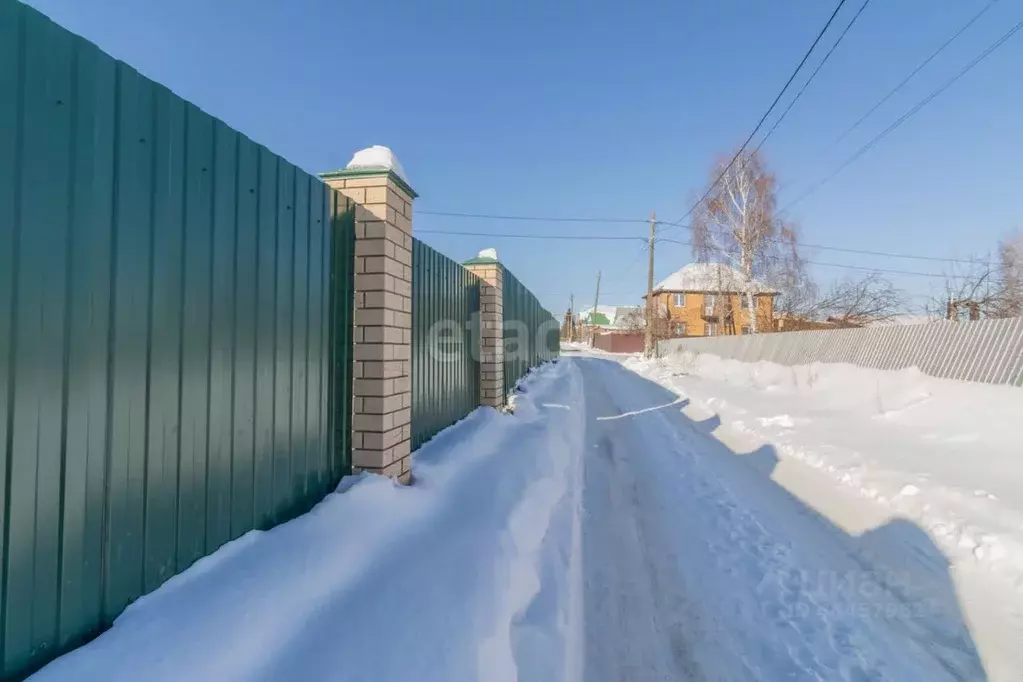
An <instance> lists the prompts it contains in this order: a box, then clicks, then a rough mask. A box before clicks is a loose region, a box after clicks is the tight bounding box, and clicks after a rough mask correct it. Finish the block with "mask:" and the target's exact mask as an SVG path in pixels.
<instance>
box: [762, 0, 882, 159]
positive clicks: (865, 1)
mask: <svg viewBox="0 0 1023 682" xmlns="http://www.w3.org/2000/svg"><path fill="white" fill-rule="evenodd" d="M869 4H870V0H863V4H862V5H860V8H859V10H857V12H856V14H854V15H853V18H852V19H850V20H849V23H848V24H846V25H845V28H844V29H843V30H842V33H841V34H840V35H839V36H838V40H836V41H835V44H834V45H832V46H831V49H830V50H828V53H827V54H826V55H824V59H822V60H821V63H820V64H818V65H817V68H816V69H814V70H813V73H811V74H810V77H809V78H808V79H807V80H806V82H805V83H803V87H801V88H800V89H799V92H797V93H796V96H795V97H794V98H792V101H791V102H789V105H788V106H787V107H785V111H783V112H781V116H779V117H778V120H777V121H775V122H774V125H773V126H771V129H770V130H768V131H767V134H766V135H764V139H762V140H760V144H758V145H757V148H756V149H754V150H753V153H754V154H756V153H757V152H758V151H760V148H761V147H763V146H764V143H765V142H767V140H768V138H769V137H771V134H772V133H773V132H774V131H775V130H777V129H778V126H779V125H781V122H782V121H784V120H785V116H786V115H787V114H788V113H789V110H790V109H792V106H793V105H794V104H795V103H796V102H798V101H799V98H800V97H802V96H803V93H804V92H806V88H807V86H809V85H810V83H812V82H813V79H814V77H815V76H816V75H817V72H818V71H820V70H821V67H823V66H824V65H825V64H827V62H828V59H829V58H830V57H831V55H832V53H834V51H835V49H836V48H837V47H838V46H839V45H840V44H841V43H842V39H843V38H845V34H846V33H848V32H849V29H851V28H852V27H853V24H855V23H856V20H857V19H859V18H860V15H861V14H863V10H865V9H867V5H869Z"/></svg>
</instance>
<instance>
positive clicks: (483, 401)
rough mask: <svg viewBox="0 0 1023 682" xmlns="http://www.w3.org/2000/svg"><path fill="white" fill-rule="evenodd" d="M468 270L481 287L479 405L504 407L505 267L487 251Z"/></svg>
mask: <svg viewBox="0 0 1023 682" xmlns="http://www.w3.org/2000/svg"><path fill="white" fill-rule="evenodd" d="M463 265H464V266H465V268H466V269H467V270H468V271H469V272H472V273H474V274H475V275H476V276H477V277H479V278H480V279H481V280H482V282H481V283H480V405H489V406H490V407H495V408H498V409H500V408H502V407H504V398H505V396H504V296H503V291H504V289H503V285H504V266H502V265H501V263H499V262H498V260H497V252H496V251H495V250H493V249H486V250H484V251H481V252H480V255H479V256H478V257H476V258H473V259H472V260H468V261H466V262H465V263H463Z"/></svg>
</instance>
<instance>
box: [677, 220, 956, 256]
mask: <svg viewBox="0 0 1023 682" xmlns="http://www.w3.org/2000/svg"><path fill="white" fill-rule="evenodd" d="M678 227H681V228H684V229H687V230H692V229H693V227H692V225H679V226H678ZM765 240H766V241H769V242H774V243H778V244H787V243H788V242H786V241H785V240H783V239H777V238H774V237H765ZM660 241H671V240H667V239H661V240H660ZM676 243H678V244H692V242H681V241H676ZM798 246H800V247H802V248H807V249H821V250H823V251H836V252H839V253H852V254H856V255H859V256H880V257H884V258H906V259H910V260H922V261H931V262H935V263H965V264H972V263H974V262H975V261H972V260H969V259H965V258H942V257H940V256H920V255H916V254H912V253H894V252H891V251H871V250H869V249H850V248H846V247H843V246H826V245H824V244H811V243H808V242H798Z"/></svg>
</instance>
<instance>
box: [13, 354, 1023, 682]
mask: <svg viewBox="0 0 1023 682" xmlns="http://www.w3.org/2000/svg"><path fill="white" fill-rule="evenodd" d="M633 369H634V370H636V371H632V370H633ZM799 371H801V370H796V374H795V375H792V376H796V379H793V380H791V381H790V380H788V379H785V378H782V377H781V375H783V374H785V372H788V373H789V374H791V370H788V369H785V370H782V371H780V370H776V369H772V368H765V367H758V368H751V367H749V366H746V367H745V368H743V367H736V366H725V364H719V365H717V366H714V365H713V363H710V362H704V361H701V364H699V365H698V366H697V365H693V364H688V365H685V366H681V365H678V364H677V363H665V362H652V361H651V362H648V361H642V360H639V359H637V358H625V357H620V356H618V357H616V356H607V355H599V356H598V355H595V354H592V353H589V352H587V351H573V352H571V353H569V354H568V356H567V357H565V358H563V359H562V360H560V361H559V362H557V363H556V364H552V365H548V366H547V367H544V368H542V369H541V371H539V372H536V373H534V374H533V375H532V376H531V377H530V378H528V379H527V380H526V381H525V382H524V385H523V389H524V390H523V391H522V392H521V393H520V394H519V395H518V396H517V398H516V406H515V411H514V413H511V414H500V413H497V412H495V411H492V410H483V409H481V410H478V411H476V412H475V413H473V414H472V415H470V417H468V418H467V419H465V420H463V421H462V422H461V423H459V424H457V425H456V426H454V427H452V428H451V429H448V430H447V431H445V432H443V433H442V434H441V435H440V436H438V437H437V438H436V439H434V440H433V441H431V442H430V443H428V444H427V445H426V446H424V448H422V449H421V450H420V451H419V453H418V455H417V457H416V460H415V463H414V469H413V471H414V475H415V479H416V483H415V485H414V486H412V487H410V488H402V487H399V486H395V485H394V484H392V483H391V482H390V481H388V480H385V479H382V478H379V477H375V476H360V477H355V478H353V479H349V480H346V481H344V482H343V483H342V486H341V489H340V490H339V492H338V493H336V494H333V495H330V496H328V498H327V499H326V500H324V501H323V502H322V503H321V504H320V505H319V506H317V507H316V508H315V509H314V510H313V511H312V512H310V513H309V514H307V515H306V516H304V517H302V518H299V519H296V520H295V521H293V522H291V523H288V524H285V525H283V526H280V527H278V528H275V529H274V530H271V531H268V532H264V533H250V534H249V535H246V536H245V537H243V538H242V539H240V540H238V541H236V542H234V543H232V544H230V545H228V546H226V547H224V548H223V549H221V550H220V551H219V552H217V553H216V554H215V555H213V556H212V557H210V558H208V559H206V560H204V561H202V562H200V563H199V564H197V565H196V566H194V567H193V568H192V569H190V570H188V571H186V572H185V573H184V574H183V575H181V576H179V577H178V578H176V579H174V580H172V581H171V582H169V583H167V584H166V585H165V586H163V587H162V588H160V589H159V590H157V591H156V592H155V593H153V594H151V595H149V596H147V597H144V598H143V599H141V600H139V601H138V602H136V603H135V604H133V605H132V606H131V607H130V608H129V609H128V610H127V611H126V612H125V613H124V615H122V616H121V617H120V618H119V619H118V620H117V622H116V623H115V625H114V627H113V628H112V629H111V630H110V631H109V632H107V633H106V634H104V635H102V636H101V637H99V638H98V639H97V640H95V641H94V642H92V643H91V644H89V645H87V646H85V647H83V648H82V649H79V650H78V651H76V652H73V653H72V654H69V655H67V656H65V657H63V658H61V659H58V660H57V661H56V662H54V663H53V664H51V665H50V666H48V667H47V668H45V669H43V670H42V671H41V672H40V673H38V674H37V676H36V677H34V678H33V679H34V680H44V681H55V680H56V681H61V682H63V681H71V680H74V681H75V682H89V681H91V680H104V681H107V680H147V682H148V681H154V682H155V681H159V680H182V679H196V680H207V679H208V680H232V681H235V680H254V681H255V680H259V681H263V680H265V681H269V680H373V681H374V682H376V681H391V680H394V681H399V680H401V681H405V680H417V681H418V680H445V681H446V680H486V681H490V680H493V681H495V682H504V681H512V680H522V681H523V682H525V681H529V682H533V681H546V680H552V681H553V680H563V681H565V682H583V681H585V682H604V681H607V682H611V681H612V680H614V681H619V680H644V681H645V680H729V681H730V680H736V681H739V680H743V681H744V680H750V681H751V682H752V681H757V682H760V681H773V680H828V681H830V680H850V681H851V680H892V681H895V680H899V681H902V680H905V681H912V682H917V681H922V680H926V681H927V682H931V681H934V682H938V681H941V680H989V679H990V680H996V681H1006V682H1008V681H1010V680H1015V681H1018V680H1019V679H1020V677H1019V672H1020V671H1021V670H1023V665H1021V664H1023V653H1021V652H1019V651H1017V649H1021V648H1023V647H1019V643H1020V642H1023V628H1021V622H1023V621H1021V620H1020V619H1019V614H1020V613H1023V611H1019V610H1016V608H1017V605H1018V604H1019V599H1018V597H1019V593H1020V590H1019V588H1020V585H1019V584H1017V583H1016V580H1018V578H1019V574H1018V573H1015V571H1016V563H1015V561H1016V554H1015V552H1016V547H1017V543H1018V540H1019V537H1018V535H1016V534H1015V533H1014V532H1013V530H1014V529H1013V528H1011V527H1010V526H1011V523H1013V519H1014V518H1015V517H1014V516H1012V514H1016V513H1018V512H1019V509H1017V508H1016V505H1018V504H1023V502H1021V501H1020V500H1018V499H1016V497H1014V496H1013V493H1012V490H1013V485H1014V483H1013V481H1012V480H1007V477H1008V474H1007V475H1006V477H1004V478H1003V477H1000V476H995V477H994V478H993V479H992V480H988V479H987V477H988V476H989V475H990V472H991V471H998V470H999V469H998V466H1007V467H1008V466H1010V465H1012V462H1009V461H1004V462H1001V464H997V463H995V462H988V461H987V460H985V457H988V456H990V457H993V458H996V459H999V458H1001V459H1007V456H1006V454H1005V453H1007V452H1008V451H1007V450H1006V449H1005V448H1007V447H1011V445H1012V442H1013V441H1012V436H1011V432H1012V428H1011V426H1010V427H1009V428H1003V427H1000V426H997V425H994V422H996V421H997V420H998V419H1000V418H1003V417H1006V416H1008V413H1009V412H1010V411H1011V409H1012V408H1011V406H1008V405H1002V404H1001V403H1000V402H999V401H1000V400H1002V399H1004V400H1007V401H1009V402H1011V401H1012V400H1014V399H1015V398H1014V397H1013V396H1011V395H1008V394H1006V395H1001V394H999V395H998V400H994V399H993V398H992V396H995V393H990V392H988V391H981V392H979V393H976V394H974V393H972V392H971V391H972V390H973V389H970V388H968V387H966V388H964V387H963V386H962V385H952V386H950V387H949V388H948V392H949V393H948V396H949V397H947V398H941V397H940V396H941V395H944V391H943V389H941V388H937V387H936V385H935V384H933V383H932V382H929V381H927V380H925V379H922V378H921V377H919V376H911V375H904V376H899V377H878V376H875V377H873V378H872V379H870V381H862V380H860V379H858V378H857V376H856V373H855V372H854V371H852V370H849V369H848V368H845V369H842V368H839V369H838V370H835V371H836V372H839V373H838V374H835V375H834V376H831V375H830V374H829V372H831V370H830V369H829V370H825V371H821V370H820V369H819V368H818V369H817V370H816V371H811V370H806V372H807V374H806V377H805V378H806V380H804V381H801V380H800V379H799V378H798V372H799ZM842 372H844V374H843V373H842ZM751 374H752V375H755V376H757V377H759V379H758V380H757V381H750V380H749V377H750V376H751ZM786 376H788V375H786ZM811 376H812V377H813V380H812V382H811V383H812V385H810V383H808V381H809V379H810V377H811ZM740 377H746V378H740ZM829 386H830V387H831V388H828V387H829ZM871 386H872V387H873V390H869V389H870V388H871ZM921 386H922V388H921ZM981 393H983V395H981ZM953 394H958V395H960V397H961V398H962V397H963V396H966V397H965V399H966V400H967V401H972V403H971V404H972V405H973V406H974V407H973V409H974V410H983V411H984V412H986V413H987V414H986V415H985V416H981V415H976V414H974V417H975V418H976V419H980V420H982V421H983V420H989V421H991V422H992V425H991V426H990V428H988V427H987V426H984V425H983V424H980V425H978V424H977V423H972V426H971V427H970V428H969V429H967V428H965V427H964V425H963V424H964V421H963V418H961V417H959V418H958V419H959V420H960V421H958V422H955V423H950V422H948V421H947V420H949V419H952V418H953V414H952V413H953V410H952V403H951V402H948V403H947V404H946V402H944V401H945V400H946V399H947V400H949V401H951V400H952V398H951V396H952V395H953ZM992 401H993V402H994V403H998V404H993V403H992ZM942 405H944V407H941V406H942ZM995 410H1003V411H1002V412H1000V413H997V414H996V413H995ZM962 411H963V410H962V409H960V412H962ZM926 412H932V413H933V414H931V415H930V416H927V415H926V414H925V413H926ZM999 415H1001V416H999ZM1019 416H1023V415H1021V413H1017V420H1018V419H1019ZM938 417H941V418H940V419H939V418H938ZM1017 442H1018V441H1017ZM978 443H980V446H977V444H978ZM999 443H1001V447H1002V449H1000V450H999V449H997V448H994V449H992V450H991V451H990V454H988V452H989V451H988V447H989V446H991V447H994V446H996V445H998V444H999ZM1018 449H1019V448H1018ZM928 453H930V454H928ZM964 453H965V454H964ZM954 457H972V464H969V465H965V466H963V465H958V464H955V465H954V464H952V463H950V462H949V461H947V460H949V459H950V458H954ZM889 460H890V461H889ZM930 460H934V461H930ZM885 462H887V465H888V466H887V468H885V467H882V466H881V464H883V463H885ZM928 462H930V464H928ZM938 462H940V464H939V463H938ZM1018 464H1019V463H1018V462H1017V463H1016V465H1018ZM928 467H929V468H928ZM960 470H961V471H960ZM1010 470H1011V471H1016V472H1017V473H1018V470H1017V469H1010ZM984 472H989V473H988V474H985V473H984ZM960 474H961V476H959V475H960ZM846 477H848V478H846ZM852 480H855V481H856V483H855V485H854V484H852V483H850V481H852ZM909 486H912V487H909ZM980 490H983V491H984V492H983V494H981V493H979V492H978V491H980ZM872 491H873V492H872ZM950 491H953V492H954V491H959V492H960V493H962V494H961V495H960V497H961V498H962V499H960V497H956V496H955V495H953V494H952V492H950ZM1016 491H1019V488H1016ZM1017 497H1018V492H1017ZM917 503H919V508H917V507H916V506H914V505H916V504H917ZM926 505H930V506H929V507H928V508H926V509H925V508H924V507H925V506H926ZM939 517H940V519H943V520H942V521H938V520H936V519H939ZM939 523H944V524H945V526H940V525H936V524H939ZM1015 530H1017V531H1018V527H1017V528H1016V529H1015ZM939 531H947V532H945V534H942V532H939ZM953 538H954V542H953V541H952V539H953ZM966 538H968V539H969V541H970V542H972V545H971V544H970V543H969V542H965V541H964V539H966ZM978 550H980V551H978ZM1014 576H1015V578H1016V580H1014Z"/></svg>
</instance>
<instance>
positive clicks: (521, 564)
mask: <svg viewBox="0 0 1023 682" xmlns="http://www.w3.org/2000/svg"><path fill="white" fill-rule="evenodd" d="M524 387H525V393H523V394H521V395H520V396H519V398H518V403H517V406H516V410H515V413H514V414H501V413H498V412H496V411H493V410H489V409H486V410H484V409H481V410H477V411H476V412H474V413H473V414H472V415H470V416H469V417H468V418H467V419H465V420H463V421H462V422H460V423H459V424H457V425H455V426H454V427H452V428H451V429H448V430H447V431H446V432H445V433H443V434H441V435H440V436H439V437H437V438H436V439H434V440H433V441H431V442H430V443H429V444H427V445H425V446H424V447H423V448H421V449H420V450H419V453H418V454H417V457H416V460H415V469H414V475H415V478H416V483H415V485H414V486H411V487H401V486H397V485H395V484H393V483H392V482H391V481H390V480H389V479H385V478H382V477H379V476H369V475H363V476H358V477H354V478H350V479H346V480H345V481H343V482H342V486H341V490H340V491H339V492H338V493H335V494H332V495H329V496H328V497H327V498H326V499H325V500H324V501H323V502H321V503H320V504H319V505H318V506H317V507H316V508H314V509H313V510H312V511H311V512H310V513H309V514H306V515H305V516H303V517H300V518H298V519H295V520H294V521H291V522H290V523H287V524H284V525H282V526H279V527H277V528H274V529H272V530H270V531H266V532H258V531H254V532H251V533H248V534H247V535H245V536H243V537H242V538H240V539H239V540H236V541H235V542H232V543H230V544H228V545H226V546H224V547H223V548H221V549H220V550H219V551H218V552H216V553H215V554H214V555H212V556H211V557H208V558H206V559H204V560H202V561H200V562H199V563H197V564H196V565H194V566H193V567H192V568H190V569H189V570H187V571H185V572H184V573H183V574H181V575H180V576H178V577H176V578H174V579H172V580H171V581H169V582H168V583H166V584H165V585H163V586H162V587H161V588H160V589H158V590H157V591H155V592H154V593H152V594H150V595H148V596H146V597H143V598H142V599H140V600H138V601H137V602H135V603H134V604H132V605H131V606H130V607H129V608H128V609H127V611H125V613H124V614H122V615H121V616H120V617H119V618H118V619H117V620H116V622H115V623H114V626H113V628H112V629H111V630H109V631H108V632H106V633H105V634H103V635H101V636H100V637H99V638H98V639H96V640H95V641H93V642H92V643H90V644H88V645H86V646H84V647H82V648H81V649H78V650H76V651H74V652H72V653H70V654H68V655H65V656H63V657H62V658H59V659H57V660H56V661H55V662H53V663H51V664H50V665H49V666H48V667H46V668H44V669H43V670H41V671H40V672H39V673H37V674H36V675H35V676H34V677H32V678H31V679H32V680H33V682H49V681H55V680H60V681H62V682H115V681H122V680H123V681H124V682H129V681H130V682H138V681H139V680H145V681H146V682H160V681H167V682H172V681H173V682H180V681H181V680H210V681H214V680H216V681H225V682H226V681H228V680H230V681H231V682H238V681H240V680H252V681H255V680H261V681H266V682H269V681H271V680H272V681H275V682H276V681H281V680H287V681H289V682H290V681H292V680H295V681H299V680H366V681H372V682H378V681H384V680H416V681H429V680H437V681H438V682H451V681H452V680H476V679H479V680H494V681H495V682H504V681H511V680H515V679H540V678H536V677H532V678H531V677H529V676H528V675H526V676H523V675H522V674H520V673H518V672H517V667H516V660H517V653H516V652H517V649H518V648H520V647H523V646H526V645H527V644H528V647H527V648H528V649H529V650H530V651H531V652H534V653H533V654H531V655H530V656H529V657H528V658H529V661H530V665H535V666H538V667H541V668H542V669H543V670H545V671H546V672H551V671H561V670H563V669H564V668H565V666H566V665H567V664H568V663H566V662H567V661H568V662H570V661H572V660H577V658H578V657H577V658H576V659H571V658H570V657H568V656H566V653H565V649H564V647H565V643H566V642H569V641H571V640H570V638H567V637H564V636H560V635H559V634H558V633H559V632H562V631H564V630H565V629H566V628H568V627H569V624H568V623H564V622H558V621H556V620H555V616H556V615H557V614H564V613H566V612H567V607H565V608H562V606H561V604H562V603H567V601H568V599H569V597H570V595H569V594H568V593H567V592H566V591H565V590H566V589H567V587H566V586H567V582H566V580H567V576H568V574H569V573H568V571H567V570H561V571H558V572H557V573H556V574H554V575H550V576H545V580H544V587H543V595H542V597H538V596H537V593H538V591H539V590H540V582H541V576H540V575H539V574H538V570H539V566H540V564H541V562H540V559H539V556H540V554H541V553H542V552H550V551H552V550H553V549H554V545H548V546H542V543H543V540H544V538H545V537H546V536H547V535H548V532H547V531H548V528H549V527H550V525H551V523H552V518H554V517H555V515H557V516H558V519H559V523H560V524H561V525H562V526H563V527H565V529H567V534H566V532H565V531H559V533H561V535H562V536H563V537H566V538H569V539H570V536H571V523H572V513H573V509H574V506H573V505H572V504H571V494H570V493H569V489H570V487H571V486H572V481H573V477H574V476H577V475H578V474H577V469H578V467H577V463H578V455H579V453H581V451H582V445H581V443H580V442H579V439H580V438H582V435H583V432H584V427H583V424H582V420H583V413H582V412H581V411H579V410H576V409H572V410H568V409H562V408H561V407H560V405H561V404H562V403H572V404H573V405H578V404H579V403H580V401H581V378H580V376H579V373H578V371H577V370H574V369H573V368H572V366H571V364H570V363H558V364H555V365H548V366H547V367H544V368H542V369H541V370H540V371H538V372H536V373H534V374H533V375H532V376H531V377H530V378H529V379H527V380H526V382H525V385H524ZM566 524H568V525H567V526H566ZM559 581H560V582H559ZM577 582H578V581H577ZM541 602H542V603H544V604H547V605H549V607H548V608H546V609H541V607H540V606H539V605H540V604H541ZM527 607H530V608H532V609H533V610H532V611H531V612H530V614H529V617H528V618H526V617H524V616H523V613H524V611H525V609H526V608H527ZM530 619H532V620H530ZM531 622H532V623H533V625H532V626H531V624H530V623H531ZM531 627H532V629H535V630H537V631H538V632H540V633H542V636H540V637H534V638H533V640H535V641H527V640H529V638H530V635H529V632H530V629H531ZM524 642H525V643H524ZM546 672H545V674H546ZM548 679H561V674H560V672H559V673H558V674H555V675H554V676H553V677H550V678H548ZM566 679H568V678H566Z"/></svg>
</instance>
